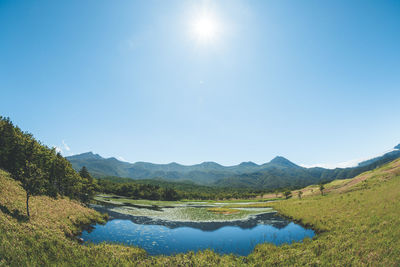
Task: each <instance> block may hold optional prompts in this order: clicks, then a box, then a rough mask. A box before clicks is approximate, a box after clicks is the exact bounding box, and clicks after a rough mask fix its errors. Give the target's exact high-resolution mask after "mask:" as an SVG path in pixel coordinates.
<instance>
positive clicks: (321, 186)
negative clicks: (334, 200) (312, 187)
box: [319, 184, 325, 195]
mask: <svg viewBox="0 0 400 267" xmlns="http://www.w3.org/2000/svg"><path fill="white" fill-rule="evenodd" d="M324 189H325V186H324V184H319V191H321V195H324Z"/></svg>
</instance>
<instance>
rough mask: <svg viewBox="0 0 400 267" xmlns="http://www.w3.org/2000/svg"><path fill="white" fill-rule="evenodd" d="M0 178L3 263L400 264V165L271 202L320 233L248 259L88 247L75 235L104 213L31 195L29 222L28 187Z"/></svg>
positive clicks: (3, 175) (261, 250) (1, 175)
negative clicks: (27, 210) (27, 206)
mask: <svg viewBox="0 0 400 267" xmlns="http://www.w3.org/2000/svg"><path fill="white" fill-rule="evenodd" d="M0 180H1V183H0V195H1V198H0V207H1V211H0V266H7V265H12V266H27V265H28V266H31V265H42V266H43V265H58V266H67V265H68V266H70V265H74V266H77V265H79V266H107V265H108V266H109V265H116V266H129V265H135V266H152V265H156V266H188V265H189V266H216V265H224V266H246V265H250V266H251V265H253V266H269V265H281V266H287V265H294V266H303V265H306V266H307V265H308V266H316V265H336V266H343V265H353V266H363V265H372V266H377V265H379V266H397V265H398V264H399V262H400V242H399V241H398V240H399V239H400V217H399V214H400V160H396V161H393V162H391V163H389V164H386V165H384V166H383V167H381V168H378V169H375V170H373V171H369V172H367V173H363V174H361V175H359V176H357V177H355V178H353V179H350V180H346V181H339V182H338V181H334V182H332V183H331V184H327V185H326V194H325V195H324V196H321V195H320V194H319V193H318V191H317V190H313V192H312V193H310V194H309V195H307V194H304V195H303V198H302V199H299V198H298V197H297V196H296V195H295V193H294V197H293V198H291V199H289V200H284V201H276V202H270V203H267V205H268V206H270V207H273V208H274V209H276V210H278V211H279V212H280V214H282V215H284V216H286V217H288V218H291V219H293V220H295V221H297V222H300V223H301V224H303V225H308V226H312V227H313V229H315V230H316V231H317V232H318V234H317V235H316V236H315V237H314V238H313V239H312V240H310V239H306V240H304V241H303V242H302V243H294V244H291V245H282V246H274V245H272V244H261V245H258V246H257V247H256V248H255V249H254V252H253V253H251V254H250V255H249V256H247V257H238V256H235V255H224V256H221V255H219V254H217V253H214V252H212V251H209V250H206V251H202V252H197V253H194V252H190V253H186V254H178V255H174V256H148V255H147V254H146V252H145V251H144V250H142V249H139V248H135V247H129V246H122V245H110V244H100V245H89V246H82V245H80V244H79V243H78V241H77V240H76V238H75V234H77V233H78V232H79V231H80V230H81V229H82V226H83V225H86V224H89V223H92V222H94V221H104V220H105V219H106V218H105V217H104V215H101V214H99V213H97V212H95V211H93V210H91V209H88V208H85V207H83V206H82V205H81V204H79V203H78V202H76V201H71V200H69V199H68V198H59V199H52V198H48V197H44V196H38V197H32V215H31V219H30V220H27V218H26V217H25V216H24V207H25V206H24V200H25V198H24V191H23V189H22V188H21V187H20V186H19V185H18V184H17V182H15V181H14V180H12V179H11V178H10V177H9V175H8V174H7V173H6V172H4V171H1V172H0ZM310 192H311V191H310ZM261 204H262V205H264V203H261ZM232 205H234V204H232ZM238 205H240V204H238ZM254 205H257V203H256V204H254ZM228 208H235V207H233V206H229V207H228ZM236 208H237V207H236Z"/></svg>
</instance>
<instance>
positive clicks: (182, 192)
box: [98, 177, 266, 200]
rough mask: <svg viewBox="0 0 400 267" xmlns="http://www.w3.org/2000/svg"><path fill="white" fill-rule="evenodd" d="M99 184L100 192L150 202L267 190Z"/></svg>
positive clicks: (120, 181)
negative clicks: (148, 200)
mask: <svg viewBox="0 0 400 267" xmlns="http://www.w3.org/2000/svg"><path fill="white" fill-rule="evenodd" d="M98 184H99V191H100V192H103V193H107V194H115V195H120V196H126V197H131V198H133V199H150V200H180V199H201V200H207V199H219V200H222V199H232V198H236V199H237V198H255V197H257V196H259V195H262V194H264V193H265V192H266V190H255V189H251V188H244V189H239V188H223V187H211V186H201V185H196V184H193V183H191V182H169V181H165V180H161V179H154V180H153V179H146V180H132V179H130V178H119V177H106V178H101V179H98Z"/></svg>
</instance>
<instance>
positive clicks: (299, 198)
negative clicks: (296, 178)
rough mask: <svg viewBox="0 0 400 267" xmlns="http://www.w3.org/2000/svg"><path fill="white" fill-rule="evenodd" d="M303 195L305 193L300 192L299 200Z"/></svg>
mask: <svg viewBox="0 0 400 267" xmlns="http://www.w3.org/2000/svg"><path fill="white" fill-rule="evenodd" d="M302 195H303V191H299V193H298V196H299V199H301V197H302Z"/></svg>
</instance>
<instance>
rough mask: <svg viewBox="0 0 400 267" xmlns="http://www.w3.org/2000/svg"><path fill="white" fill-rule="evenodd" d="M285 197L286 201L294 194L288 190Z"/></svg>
mask: <svg viewBox="0 0 400 267" xmlns="http://www.w3.org/2000/svg"><path fill="white" fill-rule="evenodd" d="M283 195H284V196H285V198H286V199H288V198H290V197H291V196H292V192H291V191H289V190H288V191H285V193H283Z"/></svg>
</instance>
